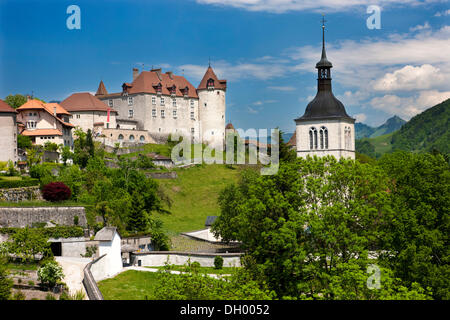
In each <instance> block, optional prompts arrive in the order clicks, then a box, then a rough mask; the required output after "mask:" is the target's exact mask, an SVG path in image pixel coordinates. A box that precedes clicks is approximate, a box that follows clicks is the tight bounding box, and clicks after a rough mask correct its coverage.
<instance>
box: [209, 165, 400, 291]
mask: <svg viewBox="0 0 450 320" xmlns="http://www.w3.org/2000/svg"><path fill="white" fill-rule="evenodd" d="M391 188H392V187H391V185H390V181H389V179H388V177H387V175H386V174H385V173H384V172H383V170H382V169H381V168H379V167H376V166H371V165H368V164H360V163H358V162H355V161H353V160H347V159H341V160H339V161H337V160H336V159H335V158H334V157H323V158H316V157H315V158H308V159H302V158H299V159H297V161H296V162H295V163H281V165H280V169H279V171H278V173H277V174H276V175H272V176H259V175H258V174H257V173H255V172H246V173H245V174H244V175H243V177H242V180H241V181H240V183H239V184H238V185H231V186H229V187H227V188H226V189H225V190H224V191H223V193H222V194H221V195H220V198H219V204H220V207H221V214H220V216H219V217H218V219H217V220H216V223H215V224H214V225H213V232H214V234H215V235H216V236H221V237H222V239H224V240H225V241H230V240H238V241H241V242H242V245H243V247H244V249H245V250H246V252H247V253H246V257H245V259H244V261H243V264H244V266H245V267H246V269H248V270H250V271H251V274H252V275H253V277H254V278H255V279H258V278H259V279H264V280H265V281H267V283H268V285H269V288H270V289H272V290H274V291H275V292H276V293H277V296H278V297H279V298H282V297H292V298H317V297H323V298H326V299H333V298H334V297H335V295H336V294H335V292H333V290H332V287H331V285H332V281H331V280H332V279H333V277H336V276H339V275H340V269H339V267H338V266H340V268H349V267H350V266H352V267H357V268H358V270H359V271H360V272H365V271H366V269H367V267H368V265H369V263H370V260H369V259H368V251H369V250H375V249H378V248H379V246H380V243H381V240H382V239H383V238H384V237H385V233H383V227H384V226H385V225H386V224H387V222H386V221H385V220H386V219H389V218H390V217H392V214H393V211H392V208H391V207H390V203H391V193H390V190H391Z"/></svg>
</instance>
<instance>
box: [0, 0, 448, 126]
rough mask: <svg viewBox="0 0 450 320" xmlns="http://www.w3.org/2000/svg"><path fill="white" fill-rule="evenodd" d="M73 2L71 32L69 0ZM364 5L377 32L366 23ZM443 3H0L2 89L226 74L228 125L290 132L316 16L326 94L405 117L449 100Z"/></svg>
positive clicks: (372, 119)
mask: <svg viewBox="0 0 450 320" xmlns="http://www.w3.org/2000/svg"><path fill="white" fill-rule="evenodd" d="M71 4H76V5H78V6H79V7H80V9H81V29H80V30H69V29H68V28H67V27H66V20H67V18H68V17H69V14H67V13H66V9H67V7H68V6H69V5H71ZM369 5H378V6H379V7H380V8H381V29H372V30H370V29H368V28H367V26H366V20H367V18H368V17H369V16H370V15H371V14H368V13H366V10H367V7H368V6H369ZM449 9H450V6H449V2H448V1H439V0H436V1H433V0H428V1H419V0H398V1H396V0H379V1H364V0H340V1H337V0H314V1H312V0H304V1H298V0H251V1H250V0H164V1H163V0H158V1H157V0H150V1H144V0H131V1H130V0H128V1H119V0H114V1H75V0H71V1H64V0H58V1H56V0H55V1H25V0H23V1H21V0H14V1H8V0H0V70H1V72H0V98H5V97H6V96H7V95H8V94H16V93H21V94H31V92H33V93H34V94H35V96H37V97H40V98H42V99H45V100H63V99H64V98H66V97H67V96H68V95H69V94H71V93H73V92H79V91H91V92H95V91H96V89H97V87H98V83H99V82H100V80H103V81H104V83H105V85H106V88H107V90H108V91H109V92H118V91H120V90H121V85H122V83H123V82H129V81H131V78H132V68H133V67H139V68H142V64H143V65H144V66H143V67H144V69H145V70H149V69H150V68H151V67H152V66H154V67H162V68H163V71H174V72H175V73H176V74H182V73H184V75H185V76H186V78H187V79H188V80H189V81H191V83H192V84H193V85H194V86H197V85H198V83H199V81H200V80H201V77H202V76H203V74H204V72H205V71H206V68H207V66H208V58H209V57H211V64H212V66H213V68H214V70H215V71H216V73H217V74H218V76H219V78H225V79H227V80H228V90H227V114H226V118H227V122H228V121H231V122H232V123H233V124H234V125H235V127H238V128H274V127H277V126H278V127H280V128H281V129H282V130H284V131H287V132H293V131H294V126H295V125H294V121H293V119H294V118H296V117H298V116H301V115H302V114H303V112H304V110H305V107H306V105H307V104H308V102H309V101H310V100H312V99H313V97H314V95H315V92H316V70H315V68H314V66H315V63H316V62H317V61H318V60H319V59H320V51H321V23H320V20H321V17H322V13H325V19H326V20H327V23H326V25H327V30H326V40H327V55H328V58H329V60H330V61H331V62H332V63H333V66H334V67H333V69H332V77H333V91H334V94H335V96H336V97H338V99H340V100H341V101H342V102H343V103H344V105H345V106H346V109H347V112H348V113H349V114H350V115H352V116H354V117H356V118H357V120H359V121H362V122H364V123H367V124H370V125H379V124H381V123H383V122H384V121H385V120H386V119H387V118H389V117H391V116H392V115H394V114H396V115H399V116H400V117H402V118H404V119H406V120H408V119H409V118H411V117H412V116H414V115H415V114H417V113H420V112H422V111H423V110H425V109H426V108H428V107H431V106H433V105H435V104H436V103H439V102H440V101H442V100H444V99H446V98H449V97H450V10H449Z"/></svg>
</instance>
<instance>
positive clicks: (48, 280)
mask: <svg viewBox="0 0 450 320" xmlns="http://www.w3.org/2000/svg"><path fill="white" fill-rule="evenodd" d="M62 278H64V273H63V270H62V267H61V266H60V265H59V264H58V262H56V261H48V262H47V263H45V264H44V265H43V266H42V267H40V268H39V270H38V279H39V281H41V283H42V284H43V285H45V286H48V287H50V288H52V287H54V286H55V285H56V284H57V283H58V281H60V280H61V279H62Z"/></svg>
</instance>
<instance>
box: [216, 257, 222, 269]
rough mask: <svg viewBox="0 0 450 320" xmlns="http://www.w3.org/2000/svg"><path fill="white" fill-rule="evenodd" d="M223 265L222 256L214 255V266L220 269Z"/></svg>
mask: <svg viewBox="0 0 450 320" xmlns="http://www.w3.org/2000/svg"><path fill="white" fill-rule="evenodd" d="M222 267H223V258H222V257H221V256H216V257H215V258H214V268H215V269H217V270H220V269H222Z"/></svg>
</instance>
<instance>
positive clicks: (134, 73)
mask: <svg viewBox="0 0 450 320" xmlns="http://www.w3.org/2000/svg"><path fill="white" fill-rule="evenodd" d="M138 76H139V69H138V68H133V81H134V80H136V78H137V77H138Z"/></svg>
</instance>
